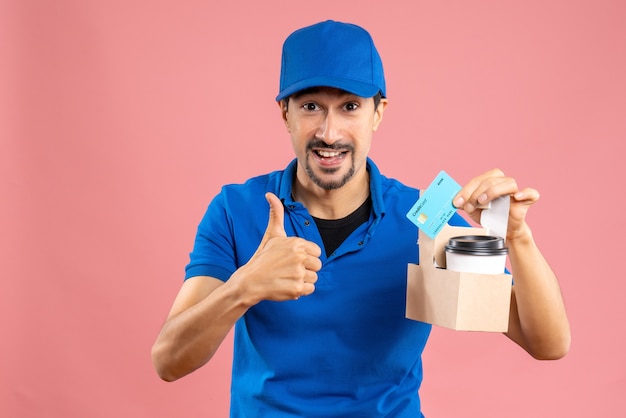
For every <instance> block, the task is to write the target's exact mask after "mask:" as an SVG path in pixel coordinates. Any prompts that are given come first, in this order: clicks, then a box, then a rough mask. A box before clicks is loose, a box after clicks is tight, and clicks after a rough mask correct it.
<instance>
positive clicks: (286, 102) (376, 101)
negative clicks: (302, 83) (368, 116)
mask: <svg viewBox="0 0 626 418" xmlns="http://www.w3.org/2000/svg"><path fill="white" fill-rule="evenodd" d="M317 90H318V88H317V87H310V88H308V89H304V90H300V91H298V92H296V93H294V94H292V95H291V96H288V97H285V98H284V99H281V102H283V105H284V108H285V110H288V109H289V99H291V98H292V97H293V98H294V99H296V98H298V97H300V96H302V95H303V94H308V93H312V92H315V91H317ZM382 98H383V94H382V93H381V92H380V91H379V92H378V93H376V95H374V96H373V97H372V99H374V111H376V109H378V105H379V104H380V101H381V99H382Z"/></svg>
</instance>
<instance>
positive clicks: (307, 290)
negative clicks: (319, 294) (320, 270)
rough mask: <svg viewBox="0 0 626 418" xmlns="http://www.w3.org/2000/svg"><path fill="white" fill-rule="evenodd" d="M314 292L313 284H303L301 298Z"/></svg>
mask: <svg viewBox="0 0 626 418" xmlns="http://www.w3.org/2000/svg"><path fill="white" fill-rule="evenodd" d="M313 292H315V285H314V284H313V283H309V282H305V283H303V285H302V296H309V295H310V294H311V293H313Z"/></svg>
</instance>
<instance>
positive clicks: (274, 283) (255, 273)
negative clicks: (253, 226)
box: [230, 193, 322, 305]
mask: <svg viewBox="0 0 626 418" xmlns="http://www.w3.org/2000/svg"><path fill="white" fill-rule="evenodd" d="M265 198H266V199H267V202H268V203H269V206H270V216H269V221H268V223H267V228H266V229H265V234H264V235H263V238H262V239H261V243H260V244H259V246H258V248H257V250H256V252H255V253H254V255H253V256H252V258H251V259H250V261H248V262H247V263H246V264H245V265H244V266H242V267H241V268H239V269H238V270H237V271H236V272H235V273H234V274H233V276H232V277H231V278H230V281H231V282H232V281H233V280H235V281H237V282H239V284H240V285H241V286H242V287H241V289H242V290H243V291H244V294H246V299H247V300H248V301H249V303H250V305H254V304H256V303H258V302H260V301H262V300H273V301H285V300H293V299H298V298H299V297H300V296H307V295H310V294H311V293H313V291H315V282H316V281H317V272H318V271H319V270H320V269H321V268H322V262H321V260H320V258H319V257H320V255H321V254H322V250H321V249H320V247H319V246H318V245H317V244H315V243H313V242H311V241H307V240H305V239H303V238H298V237H288V236H287V234H286V233H285V224H284V222H285V221H284V219H285V212H284V211H285V209H284V207H283V204H282V202H281V201H280V199H278V197H276V195H274V194H272V193H266V195H265Z"/></svg>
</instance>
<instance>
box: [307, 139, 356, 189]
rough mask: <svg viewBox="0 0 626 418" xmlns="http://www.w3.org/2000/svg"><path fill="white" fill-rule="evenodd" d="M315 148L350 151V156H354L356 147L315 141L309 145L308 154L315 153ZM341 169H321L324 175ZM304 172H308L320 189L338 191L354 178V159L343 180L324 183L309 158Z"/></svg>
mask: <svg viewBox="0 0 626 418" xmlns="http://www.w3.org/2000/svg"><path fill="white" fill-rule="evenodd" d="M313 148H318V149H325V150H329V151H333V150H338V149H341V150H343V151H348V152H350V154H352V155H354V147H353V146H352V145H342V144H332V145H328V144H326V143H325V142H324V141H320V140H314V141H311V142H309V144H308V145H307V154H311V153H314V152H315V151H313ZM339 169H340V168H321V171H322V172H323V173H324V174H331V175H332V174H335V173H336V172H337V171H339ZM304 170H305V171H306V173H307V175H308V176H309V178H310V179H311V181H313V183H315V184H316V185H317V186H318V187H320V188H322V189H324V190H336V189H339V188H341V187H343V186H344V185H345V184H346V183H347V182H348V181H350V179H351V178H352V177H353V176H354V158H351V164H350V169H349V170H348V172H347V173H346V174H344V176H343V177H342V178H341V179H339V180H335V181H324V180H322V179H321V178H320V177H319V176H317V175H316V174H315V172H314V171H313V168H312V167H311V164H310V163H309V158H307V159H306V161H305V163H304Z"/></svg>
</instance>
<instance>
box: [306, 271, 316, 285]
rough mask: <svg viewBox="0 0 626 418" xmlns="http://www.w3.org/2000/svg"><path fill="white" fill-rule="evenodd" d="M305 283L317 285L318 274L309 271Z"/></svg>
mask: <svg viewBox="0 0 626 418" xmlns="http://www.w3.org/2000/svg"><path fill="white" fill-rule="evenodd" d="M304 282H305V283H311V284H315V283H317V273H316V272H314V271H309V270H307V272H306V274H305V275H304Z"/></svg>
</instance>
